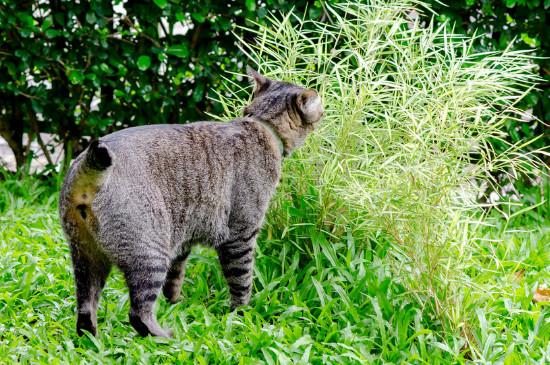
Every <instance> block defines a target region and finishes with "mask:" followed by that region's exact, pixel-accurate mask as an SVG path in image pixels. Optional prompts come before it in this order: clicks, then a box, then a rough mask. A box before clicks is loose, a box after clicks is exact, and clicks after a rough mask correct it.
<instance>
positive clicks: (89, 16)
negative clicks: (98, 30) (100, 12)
mask: <svg viewBox="0 0 550 365" xmlns="http://www.w3.org/2000/svg"><path fill="white" fill-rule="evenodd" d="M86 22H88V24H92V25H93V24H95V23H96V22H97V18H96V16H95V13H94V12H91V11H90V12H88V13H86Z"/></svg>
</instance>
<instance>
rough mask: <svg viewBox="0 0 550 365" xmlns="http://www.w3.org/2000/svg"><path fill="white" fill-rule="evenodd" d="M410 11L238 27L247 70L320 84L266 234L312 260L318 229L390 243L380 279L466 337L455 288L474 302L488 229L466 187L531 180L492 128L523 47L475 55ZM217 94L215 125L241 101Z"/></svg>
mask: <svg viewBox="0 0 550 365" xmlns="http://www.w3.org/2000/svg"><path fill="white" fill-rule="evenodd" d="M414 8H416V10H417V11H420V12H422V11H423V10H425V9H426V8H425V7H424V6H423V5H422V4H421V5H417V2H416V1H401V2H398V3H396V2H376V3H373V4H371V5H368V6H367V5H358V4H343V5H337V6H334V8H331V9H330V16H329V20H328V21H327V22H325V23H320V22H317V21H309V20H300V19H293V17H294V16H293V15H292V14H289V15H287V16H286V17H284V18H282V19H277V18H273V19H272V22H273V23H274V26H273V27H265V26H259V28H258V29H257V30H254V29H249V31H251V32H253V33H254V34H256V37H257V39H256V41H255V42H254V43H249V42H243V45H242V47H243V48H244V50H245V53H246V54H248V55H249V57H250V60H251V62H255V63H257V65H258V67H259V68H260V70H261V71H263V72H264V73H265V74H267V75H269V76H271V77H273V78H276V79H284V80H288V81H292V82H297V83H299V84H302V85H305V86H307V87H312V88H315V89H317V90H319V91H320V94H321V95H322V98H323V100H324V105H325V110H326V117H325V119H324V121H323V122H322V124H321V126H320V127H319V130H318V131H317V132H316V133H315V134H314V135H313V136H311V137H310V138H309V139H308V143H307V144H306V146H305V148H303V149H301V150H300V151H298V152H296V153H295V155H294V156H293V157H292V158H290V159H289V160H288V161H287V162H286V163H285V171H284V174H283V176H284V181H283V184H282V186H281V187H280V188H279V192H278V196H277V198H276V199H275V202H274V203H273V204H272V210H271V213H270V215H269V218H268V227H269V233H268V235H269V236H270V237H271V236H274V237H281V238H283V237H285V239H290V240H292V241H294V242H298V244H297V245H296V246H297V247H299V248H300V249H301V250H302V251H303V252H304V253H305V255H306V256H308V259H311V260H316V256H317V255H318V254H319V251H318V246H317V245H318V243H317V242H316V241H317V240H318V237H319V235H320V234H319V233H318V232H323V233H326V235H328V236H329V237H333V239H334V241H335V242H339V241H340V242H341V241H342V240H343V239H346V237H353V238H354V239H355V240H356V242H360V243H361V244H363V245H367V246H370V247H371V248H372V250H377V246H380V245H383V244H384V242H386V243H389V244H390V245H391V248H392V249H391V250H390V257H388V259H389V261H390V262H391V265H392V271H393V274H394V275H395V276H397V277H398V278H400V279H399V281H400V282H401V283H402V284H403V285H404V286H405V287H406V288H408V290H409V293H412V294H413V297H414V298H415V299H416V301H417V302H418V303H420V305H421V306H423V307H425V308H427V310H426V312H425V313H423V315H424V316H428V317H429V316H432V317H431V318H430V319H428V321H430V320H432V321H434V323H437V324H438V325H439V326H441V328H442V329H443V330H444V331H449V332H450V333H457V332H460V331H464V334H465V335H466V336H469V335H470V334H469V333H468V331H469V330H468V328H473V327H475V325H474V324H473V323H472V322H473V321H474V320H473V318H475V315H474V314H473V312H472V310H473V308H474V307H472V306H470V304H471V302H469V304H466V302H464V301H463V299H464V296H465V295H466V294H465V293H467V292H469V291H470V290H472V291H473V292H475V294H468V295H471V298H475V299H472V300H482V299H480V298H483V295H484V294H483V293H481V292H478V291H476V290H475V288H469V287H468V284H469V283H471V281H472V277H473V276H475V275H477V274H478V273H480V272H483V271H484V269H483V267H479V265H478V263H475V262H474V261H473V259H472V257H473V252H474V251H475V247H476V242H477V234H478V228H479V227H480V226H482V225H485V224H488V223H487V222H484V221H483V219H482V218H483V217H482V215H483V214H482V211H481V210H480V209H479V208H481V207H482V204H479V203H478V202H477V197H478V195H479V194H480V192H481V191H482V187H481V186H480V184H479V183H478V182H479V181H482V180H483V181H489V182H490V183H491V184H494V185H497V184H498V182H497V181H495V180H494V179H493V178H492V176H494V175H495V174H498V173H506V174H512V175H517V174H520V173H526V174H530V173H540V171H539V168H540V166H541V161H540V159H539V155H538V152H540V151H536V152H529V153H525V152H522V151H523V148H524V147H525V146H526V145H528V144H529V143H530V142H529V141H527V142H521V143H517V144H511V143H509V142H507V141H506V140H505V136H506V133H505V132H504V131H503V128H504V126H505V125H506V123H508V122H509V121H511V120H512V121H516V120H518V119H519V116H520V115H521V113H520V111H519V110H517V109H516V108H515V105H516V103H517V102H518V101H520V100H521V98H522V97H523V96H524V95H525V92H526V90H527V91H528V90H530V89H531V88H532V87H533V86H534V85H535V83H536V82H537V81H538V80H539V79H538V77H537V76H536V75H535V74H534V73H533V69H534V67H533V63H532V56H531V55H530V54H529V53H528V52H525V51H511V50H505V51H503V52H487V53H478V52H476V51H475V50H474V48H473V47H472V42H473V40H472V39H470V38H467V37H465V36H459V35H453V34H449V33H447V31H446V30H445V28H444V27H440V28H437V29H434V28H433V27H427V28H422V27H421V26H420V25H419V20H418V19H416V18H415V17H414V13H413V12H411V9H414ZM292 20H298V21H299V26H298V27H296V26H294V25H293V24H292ZM219 99H220V101H221V103H222V104H223V105H225V110H226V113H227V114H228V117H234V116H235V113H234V111H238V110H241V109H242V106H243V105H245V104H246V103H247V102H248V100H246V98H240V99H235V97H234V96H231V97H226V96H225V95H219ZM495 140H496V141H499V142H500V143H502V144H504V145H505V146H506V148H505V151H504V152H501V153H499V152H496V151H495V150H494V149H493V144H492V143H493V141H495ZM501 208H502V207H501ZM316 247H317V248H316ZM271 249H272V250H274V252H278V250H279V249H280V248H279V247H272V248H271ZM430 313H431V314H430ZM469 326H472V327H469Z"/></svg>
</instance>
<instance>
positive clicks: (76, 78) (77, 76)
mask: <svg viewBox="0 0 550 365" xmlns="http://www.w3.org/2000/svg"><path fill="white" fill-rule="evenodd" d="M68 77H69V80H70V81H71V83H72V84H75V85H76V84H81V83H82V81H84V74H83V73H82V71H80V70H72V71H70V72H69V75H68Z"/></svg>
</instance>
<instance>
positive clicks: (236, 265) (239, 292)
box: [217, 228, 258, 310]
mask: <svg viewBox="0 0 550 365" xmlns="http://www.w3.org/2000/svg"><path fill="white" fill-rule="evenodd" d="M244 232H245V233H238V234H235V235H232V237H233V238H231V239H229V240H228V241H226V242H224V243H223V244H221V245H220V246H219V247H218V248H217V251H218V257H219V259H220V263H221V266H222V270H223V274H224V276H225V279H226V280H227V285H228V286H229V293H230V294H231V310H234V309H235V308H237V307H239V306H241V305H246V304H248V302H249V301H250V294H251V292H252V273H253V269H254V250H255V248H256V235H257V233H258V229H256V228H253V229H249V230H244Z"/></svg>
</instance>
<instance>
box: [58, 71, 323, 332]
mask: <svg viewBox="0 0 550 365" xmlns="http://www.w3.org/2000/svg"><path fill="white" fill-rule="evenodd" d="M247 73H248V74H249V76H250V77H251V81H252V82H253V84H254V91H253V100H252V102H251V103H250V105H248V106H246V107H245V108H244V110H243V116H242V117H239V118H236V119H234V120H232V121H231V122H229V123H220V122H195V123H190V124H185V125H175V124H174V125H148V126H141V127H133V128H127V129H123V130H120V131H118V132H114V133H112V134H109V135H106V136H104V137H102V138H100V139H99V140H96V141H94V142H92V143H91V144H90V145H89V146H88V148H87V149H86V150H85V151H84V152H83V153H82V154H81V155H80V156H78V158H76V159H75V160H74V162H73V164H72V165H71V167H70V169H69V171H68V173H67V176H66V177H65V181H64V183H63V187H62V189H61V193H60V203H59V214H60V218H61V222H62V226H63V230H64V232H65V236H66V238H67V240H68V241H69V245H70V248H71V258H72V263H73V270H74V276H75V282H76V300H77V326H76V327H77V333H78V334H79V335H81V334H82V333H83V331H84V330H86V331H88V332H90V333H91V334H93V335H96V334H97V307H98V301H99V296H100V293H101V290H102V288H103V286H104V285H105V281H106V279H107V276H108V275H109V272H110V270H111V267H112V265H113V264H114V265H116V266H118V267H119V268H120V270H121V271H122V272H123V274H124V277H125V279H126V283H127V285H128V288H129V292H130V306H131V308H130V313H129V317H130V323H131V324H132V326H133V327H134V328H135V329H136V331H137V332H138V333H139V334H140V335H142V336H147V335H154V336H163V337H171V336H172V332H171V331H170V330H167V329H163V328H161V327H160V326H159V324H158V323H157V320H156V317H155V315H154V312H153V307H154V304H155V301H156V299H157V297H158V295H159V293H160V291H161V290H162V291H163V293H164V295H165V296H166V298H167V299H168V301H170V302H172V303H173V302H176V301H177V300H178V298H179V296H180V291H181V286H182V282H183V278H184V272H185V263H186V260H187V258H188V256H189V252H190V250H191V247H192V246H193V245H195V244H199V243H200V244H205V245H208V246H210V247H213V248H214V249H215V250H216V251H217V253H218V257H219V260H220V263H221V266H222V269H223V274H224V276H225V278H226V281H227V284H228V286H229V292H230V295H231V308H232V309H235V308H237V307H238V306H241V305H246V304H248V302H249V300H250V296H251V289H252V272H253V262H254V249H255V246H256V236H257V234H258V231H259V230H260V228H261V226H262V221H263V219H264V216H265V212H266V210H267V207H268V203H269V200H270V198H271V196H272V195H273V193H274V191H275V188H276V186H277V184H278V182H279V180H280V174H281V165H282V161H283V157H284V156H288V155H290V153H291V152H292V151H293V150H294V149H295V148H297V147H299V146H300V145H302V144H303V142H304V140H305V138H306V136H307V135H308V134H309V133H310V132H312V131H313V130H314V128H315V127H316V125H317V124H318V123H319V121H320V120H321V117H322V116H323V112H324V111H323V105H322V102H321V98H320V96H319V95H318V93H317V92H316V91H315V90H313V89H306V88H303V87H300V86H297V85H295V84H291V83H287V82H282V81H275V80H271V79H269V78H267V77H265V76H263V75H261V74H260V73H258V72H257V71H254V70H252V69H250V68H248V69H247Z"/></svg>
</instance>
